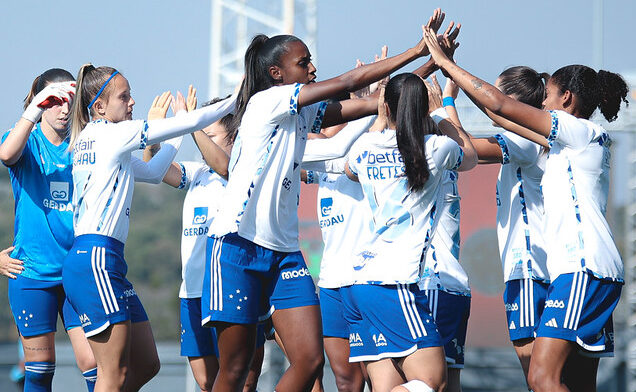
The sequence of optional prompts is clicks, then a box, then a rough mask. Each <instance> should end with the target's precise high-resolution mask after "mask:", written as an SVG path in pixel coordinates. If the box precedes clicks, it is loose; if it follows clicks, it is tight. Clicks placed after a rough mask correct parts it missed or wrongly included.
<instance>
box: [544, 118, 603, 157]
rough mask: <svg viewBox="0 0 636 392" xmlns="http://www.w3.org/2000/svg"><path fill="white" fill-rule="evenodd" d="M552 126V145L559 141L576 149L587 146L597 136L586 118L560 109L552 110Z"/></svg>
mask: <svg viewBox="0 0 636 392" xmlns="http://www.w3.org/2000/svg"><path fill="white" fill-rule="evenodd" d="M550 116H551V117H552V127H551V129H550V134H549V135H548V137H547V139H548V144H549V145H550V147H552V146H553V145H554V143H558V144H560V145H562V146H564V147H569V148H571V149H574V150H581V149H583V148H585V147H586V146H587V145H588V144H590V142H591V141H592V140H593V139H594V138H595V132H594V128H592V127H590V126H588V125H587V124H586V122H585V121H584V120H581V119H578V118H576V117H574V116H572V115H571V114H569V113H566V112H563V111H560V110H551V111H550Z"/></svg>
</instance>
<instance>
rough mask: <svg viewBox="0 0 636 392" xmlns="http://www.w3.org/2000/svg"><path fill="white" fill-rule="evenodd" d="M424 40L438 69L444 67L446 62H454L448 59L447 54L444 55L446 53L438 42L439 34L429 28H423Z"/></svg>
mask: <svg viewBox="0 0 636 392" xmlns="http://www.w3.org/2000/svg"><path fill="white" fill-rule="evenodd" d="M423 36H424V38H423V40H424V41H425V43H426V47H427V48H428V51H429V52H430V53H431V57H432V58H433V61H435V64H436V65H437V66H438V67H442V66H443V63H444V62H445V61H452V60H450V59H449V58H448V56H446V53H444V51H443V50H442V47H441V46H440V44H439V42H438V40H437V34H436V33H435V32H434V31H433V30H431V29H429V28H427V27H423Z"/></svg>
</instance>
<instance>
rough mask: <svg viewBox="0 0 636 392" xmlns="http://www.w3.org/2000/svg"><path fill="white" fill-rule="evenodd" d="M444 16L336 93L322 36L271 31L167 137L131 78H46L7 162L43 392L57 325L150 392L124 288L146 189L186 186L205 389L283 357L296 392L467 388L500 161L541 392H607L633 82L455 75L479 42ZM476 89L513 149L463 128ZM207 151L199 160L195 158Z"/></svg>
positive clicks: (189, 288)
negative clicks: (305, 189)
mask: <svg viewBox="0 0 636 392" xmlns="http://www.w3.org/2000/svg"><path fill="white" fill-rule="evenodd" d="M444 18H445V15H444V13H443V12H441V10H439V9H437V10H435V11H434V13H433V15H432V16H431V17H430V18H429V20H428V23H427V24H426V25H425V26H423V27H422V37H421V39H420V40H419V42H418V43H417V44H416V45H415V46H413V47H412V48H410V49H408V50H406V51H405V52H403V53H400V54H398V55H396V56H392V57H387V55H386V49H385V48H383V53H382V56H380V57H377V56H376V57H377V58H376V61H375V62H373V63H370V64H367V65H363V64H359V65H358V66H357V67H356V68H355V69H353V70H351V71H348V72H346V73H344V74H342V75H339V76H337V77H334V78H331V79H328V80H325V81H319V82H318V81H316V80H315V79H316V75H315V73H316V68H315V67H314V65H313V64H312V62H311V55H310V53H309V51H308V49H307V46H306V45H305V44H304V43H303V42H302V41H301V40H300V39H298V38H296V37H294V36H291V35H279V36H274V37H267V36H264V35H258V36H256V37H254V39H253V40H252V42H251V44H250V45H249V47H248V48H247V50H246V53H245V71H244V78H243V80H242V82H241V85H240V86H238V87H237V89H236V90H235V92H234V93H233V94H232V95H231V96H229V97H227V98H224V99H215V100H213V101H210V102H206V103H205V104H203V105H201V107H200V108H197V98H196V90H195V89H193V88H192V87H190V89H189V91H188V94H187V96H185V97H184V96H183V95H181V93H178V94H177V95H176V97H173V96H172V95H171V94H170V93H169V92H166V93H163V94H161V95H160V96H157V97H156V98H155V100H154V102H153V104H152V107H151V108H150V110H149V112H148V118H147V120H133V119H132V111H133V106H134V104H135V101H134V100H133V98H132V97H131V95H130V85H129V82H128V80H127V79H126V78H125V77H124V76H123V75H122V74H121V73H120V72H119V71H117V70H116V69H115V68H111V67H106V66H100V67H94V66H93V65H91V64H86V65H84V66H82V67H81V68H80V70H79V73H78V76H77V79H75V78H74V77H73V76H72V75H71V74H70V73H69V72H67V71H65V70H62V69H57V68H54V69H50V70H48V71H46V72H44V73H43V74H41V75H40V76H38V77H37V78H36V79H35V81H34V83H33V86H32V88H31V92H30V93H29V95H28V96H27V98H26V99H25V105H24V106H25V111H24V114H23V115H22V117H21V118H20V120H19V121H18V122H17V124H16V125H15V126H14V128H12V129H11V130H10V131H8V132H7V133H5V134H4V136H3V137H2V143H1V144H0V159H1V160H2V162H3V163H4V164H5V166H7V167H8V170H9V173H10V177H11V184H12V187H13V193H14V197H15V229H14V232H15V238H14V243H13V247H11V248H8V249H5V250H4V251H2V252H0V272H2V273H3V274H4V275H6V276H8V277H9V278H10V279H9V302H10V305H11V310H12V312H13V315H14V318H15V322H16V325H17V327H18V331H19V334H20V338H21V342H22V344H23V347H24V354H25V361H26V362H25V391H50V390H51V385H52V378H53V373H54V371H55V345H54V334H55V329H56V322H57V316H58V314H60V315H61V317H62V320H63V322H64V326H65V328H66V330H67V333H68V336H69V338H70V340H71V343H72V345H73V349H74V352H75V356H76V359H77V364H78V367H79V368H80V370H81V371H82V372H83V375H84V377H85V379H86V383H87V388H88V390H89V391H93V390H95V391H114V390H117V391H120V390H122V391H136V390H139V389H140V388H141V387H142V386H143V385H144V384H146V383H147V382H148V381H149V380H150V379H152V377H154V376H155V375H156V373H157V372H158V370H159V357H158V355H157V349H156V346H155V342H154V338H153V334H152V329H151V326H150V322H149V320H148V316H147V315H146V312H145V310H144V307H143V305H142V303H141V301H140V299H139V297H138V296H137V293H136V292H135V289H134V288H133V285H132V284H131V283H130V282H129V281H128V280H127V278H126V272H127V264H126V261H125V259H124V244H125V242H126V239H127V236H128V228H129V220H130V216H131V213H132V216H134V211H131V202H132V197H133V189H134V183H135V181H142V182H148V183H153V184H158V183H160V182H162V181H163V182H164V183H166V184H168V185H171V186H172V187H175V188H178V189H184V190H186V191H187V193H186V196H185V200H184V205H183V230H182V239H181V255H182V278H183V281H182V284H181V288H180V291H179V297H180V298H181V305H180V318H181V355H182V356H184V357H187V358H188V360H189V363H190V366H191V368H192V371H193V374H194V376H195V379H196V381H197V384H198V386H199V387H200V389H201V390H202V391H215V392H219V391H255V390H256V385H257V380H258V376H259V374H260V367H261V363H262V359H263V347H264V341H265V339H266V338H267V339H275V340H276V342H277V343H278V344H279V346H280V347H281V349H282V350H283V352H284V354H285V355H286V357H287V359H288V361H289V364H290V366H289V368H288V369H287V370H286V372H285V373H284V374H283V376H282V377H281V379H280V380H279V381H278V384H277V385H276V387H275V390H276V391H279V392H282V391H309V390H313V391H321V390H322V383H321V379H322V368H323V365H324V362H325V359H324V352H326V354H327V356H328V358H329V362H330V364H331V368H332V370H333V372H334V376H335V379H336V384H337V388H338V390H339V391H363V390H364V388H365V385H367V384H368V387H369V388H371V389H372V390H373V391H378V392H383V391H387V392H388V391H393V392H404V391H426V392H431V391H460V390H461V386H460V371H461V369H462V368H463V365H464V343H465V338H466V329H467V324H468V317H469V311H470V287H469V285H468V276H467V274H466V273H465V271H464V270H463V269H462V267H461V264H460V254H459V249H460V244H459V241H460V239H459V215H460V203H459V200H460V194H459V193H458V187H457V181H458V176H459V175H460V174H459V172H463V171H468V170H471V169H472V168H474V167H475V166H476V165H477V164H493V163H499V164H501V169H500V172H499V178H498V182H497V191H496V195H493V196H494V197H496V203H497V234H498V242H499V250H500V254H501V261H502V267H503V271H504V279H505V284H506V288H505V292H504V303H505V309H504V310H505V312H506V315H507V323H508V329H509V333H510V340H511V341H512V343H513V346H514V348H515V351H516V353H517V355H518V357H519V361H520V363H521V366H522V368H523V370H524V373H525V376H526V382H527V384H528V388H529V389H531V390H533V391H537V392H538V391H570V390H571V391H595V390H596V371H597V368H598V363H599V358H600V357H603V356H612V355H613V350H614V340H613V324H612V312H613V310H614V308H615V307H616V305H617V303H618V300H619V298H620V293H621V288H622V285H623V264H622V261H621V258H620V255H619V254H618V250H617V248H616V246H615V244H614V241H613V238H612V234H611V231H610V229H609V226H608V224H607V222H606V220H605V217H604V214H605V209H606V205H607V198H608V191H609V176H610V174H609V167H610V149H609V146H610V144H611V138H610V136H609V134H608V133H607V132H606V131H605V130H604V129H603V128H602V127H601V126H599V125H597V124H595V123H593V122H591V121H589V118H590V117H591V116H592V114H593V113H594V112H595V111H596V109H600V111H601V113H602V114H603V116H604V117H605V118H606V119H607V120H608V121H613V120H615V119H616V118H617V115H618V112H619V110H620V106H621V103H622V102H625V103H627V100H626V96H627V93H628V88H627V85H626V84H625V82H624V81H623V79H622V78H621V76H620V75H618V74H614V73H610V72H607V71H598V72H596V71H594V70H593V69H591V68H589V67H586V66H583V65H569V66H565V67H563V68H560V69H558V70H557V71H556V72H555V73H554V74H552V75H551V76H550V75H547V74H541V73H538V72H536V71H535V70H533V69H531V68H529V67H525V66H517V67H512V68H509V69H507V70H505V71H504V72H503V73H502V74H501V75H499V77H498V78H497V80H496V81H495V82H494V85H491V84H488V83H487V82H485V81H483V80H481V79H479V78H477V77H475V76H473V75H471V74H470V73H469V72H468V71H466V70H464V69H462V68H461V67H460V65H458V64H456V63H455V62H454V60H453V55H454V53H455V50H456V49H457V47H458V46H459V44H458V42H457V37H458V35H459V32H460V25H459V24H458V25H455V24H454V23H453V22H450V23H449V24H448V26H447V28H446V29H445V30H444V31H443V32H441V30H440V29H441V27H442V24H443V22H444ZM438 32H439V33H438ZM427 56H430V57H429V59H428V60H427V61H426V62H425V63H424V64H423V65H421V66H420V67H419V68H417V69H416V70H415V71H413V72H412V73H399V74H397V75H394V76H392V77H390V78H389V75H391V74H392V73H395V72H396V71H398V70H399V69H401V68H402V67H404V66H405V65H407V64H410V63H411V62H413V61H416V60H418V59H420V58H423V57H427ZM437 70H441V71H442V72H443V73H444V74H445V75H446V76H447V82H446V85H445V87H444V88H443V89H442V88H441V87H440V86H439V84H438V83H437V79H436V78H435V76H434V73H435V72H436V71H437ZM429 76H430V81H427V80H426V79H427V78H429ZM459 89H461V90H463V91H464V92H465V94H466V95H467V96H468V97H469V98H470V99H471V100H472V101H473V102H474V104H475V105H476V106H477V107H479V108H480V109H481V110H482V111H483V112H484V113H485V114H486V115H488V116H489V117H490V118H491V119H492V121H493V125H494V126H497V127H499V128H500V129H501V131H500V132H498V133H497V134H496V135H494V136H492V137H486V138H475V137H473V136H471V135H470V133H469V132H467V131H465V130H464V129H463V127H462V124H461V121H460V118H459V116H458V113H457V111H456V110H455V98H456V97H457V94H458V91H459ZM171 106H172V110H173V112H174V116H172V117H168V111H169V108H170V107H171ZM186 134H191V135H192V137H193V139H194V141H195V144H196V145H197V147H198V149H199V150H200V152H201V154H202V157H203V160H202V161H201V162H175V161H174V159H175V156H176V153H177V151H178V150H179V147H180V145H181V141H182V138H183V136H184V135H186ZM162 142H163V143H162ZM135 150H143V159H140V158H137V157H136V156H133V155H132V153H133V152H134V151H135ZM301 182H306V183H316V184H318V187H319V188H318V203H317V204H318V205H317V213H318V220H319V224H320V228H321V231H322V237H323V242H324V251H323V255H322V261H321V266H320V276H319V280H318V284H317V285H318V292H317V290H316V287H315V285H314V281H313V279H312V277H311V276H310V274H309V271H308V269H307V267H306V264H305V261H304V259H303V256H302V254H301V252H300V248H299V235H298V212H297V209H298V204H299V200H300V188H301ZM465 197H470V195H465ZM471 213H475V212H471ZM133 219H134V218H133Z"/></svg>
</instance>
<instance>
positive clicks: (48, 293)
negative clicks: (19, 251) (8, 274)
mask: <svg viewBox="0 0 636 392" xmlns="http://www.w3.org/2000/svg"><path fill="white" fill-rule="evenodd" d="M9 304H10V306H11V311H12V312H13V318H14V320H15V324H16V326H17V327H18V332H20V335H22V336H25V337H31V336H39V335H43V334H45V333H49V332H55V331H56V330H57V315H58V314H60V315H61V316H62V322H64V327H65V328H66V330H67V331H68V330H69V329H72V328H76V327H79V326H81V323H80V321H79V317H78V316H77V313H75V311H74V310H73V308H72V307H71V304H69V302H68V300H67V298H66V294H64V288H63V287H62V281H61V280H58V281H45V280H37V279H31V278H25V277H23V276H22V275H16V279H9Z"/></svg>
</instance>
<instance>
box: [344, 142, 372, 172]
mask: <svg viewBox="0 0 636 392" xmlns="http://www.w3.org/2000/svg"><path fill="white" fill-rule="evenodd" d="M362 139H363V138H359V139H358V140H356V142H355V143H353V146H351V150H350V151H349V155H348V159H347V162H348V164H349V171H351V173H353V174H355V175H356V176H357V175H358V173H359V172H360V169H361V167H362V164H363V163H362V162H363V161H364V159H365V158H366V156H367V155H368V154H369V151H367V150H364V143H363V140H362Z"/></svg>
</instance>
